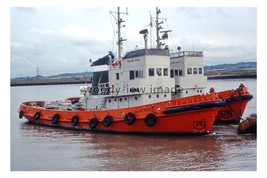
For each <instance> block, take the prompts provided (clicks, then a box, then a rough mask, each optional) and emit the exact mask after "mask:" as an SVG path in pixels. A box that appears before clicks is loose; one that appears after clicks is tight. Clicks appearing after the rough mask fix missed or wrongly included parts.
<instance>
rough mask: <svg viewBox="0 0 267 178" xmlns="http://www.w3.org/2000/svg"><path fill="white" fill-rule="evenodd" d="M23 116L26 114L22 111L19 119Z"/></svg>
mask: <svg viewBox="0 0 267 178" xmlns="http://www.w3.org/2000/svg"><path fill="white" fill-rule="evenodd" d="M23 116H24V112H23V111H20V112H19V118H20V119H21V118H22V117H23Z"/></svg>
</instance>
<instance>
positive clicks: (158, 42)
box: [156, 7, 163, 49]
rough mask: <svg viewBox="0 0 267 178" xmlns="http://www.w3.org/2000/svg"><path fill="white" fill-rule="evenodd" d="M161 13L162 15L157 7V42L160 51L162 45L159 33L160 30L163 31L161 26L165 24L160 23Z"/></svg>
mask: <svg viewBox="0 0 267 178" xmlns="http://www.w3.org/2000/svg"><path fill="white" fill-rule="evenodd" d="M159 13H161V11H160V9H158V7H156V37H157V39H156V42H157V48H158V49H160V46H161V43H160V37H159V31H160V29H162V27H161V26H160V24H162V23H163V22H159Z"/></svg>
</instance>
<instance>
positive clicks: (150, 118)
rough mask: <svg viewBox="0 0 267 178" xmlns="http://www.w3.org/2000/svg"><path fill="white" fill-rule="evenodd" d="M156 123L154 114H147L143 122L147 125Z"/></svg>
mask: <svg viewBox="0 0 267 178" xmlns="http://www.w3.org/2000/svg"><path fill="white" fill-rule="evenodd" d="M156 123H157V117H156V116H155V115H154V114H148V115H146V118H145V124H146V126H148V127H153V126H154V125H155V124H156Z"/></svg>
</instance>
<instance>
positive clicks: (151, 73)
mask: <svg viewBox="0 0 267 178" xmlns="http://www.w3.org/2000/svg"><path fill="white" fill-rule="evenodd" d="M154 75H155V71H154V68H149V69H148V76H154Z"/></svg>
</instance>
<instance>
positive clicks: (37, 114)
mask: <svg viewBox="0 0 267 178" xmlns="http://www.w3.org/2000/svg"><path fill="white" fill-rule="evenodd" d="M40 116H41V113H40V112H37V113H35V114H34V116H33V119H34V120H36V121H37V120H38V119H40Z"/></svg>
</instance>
